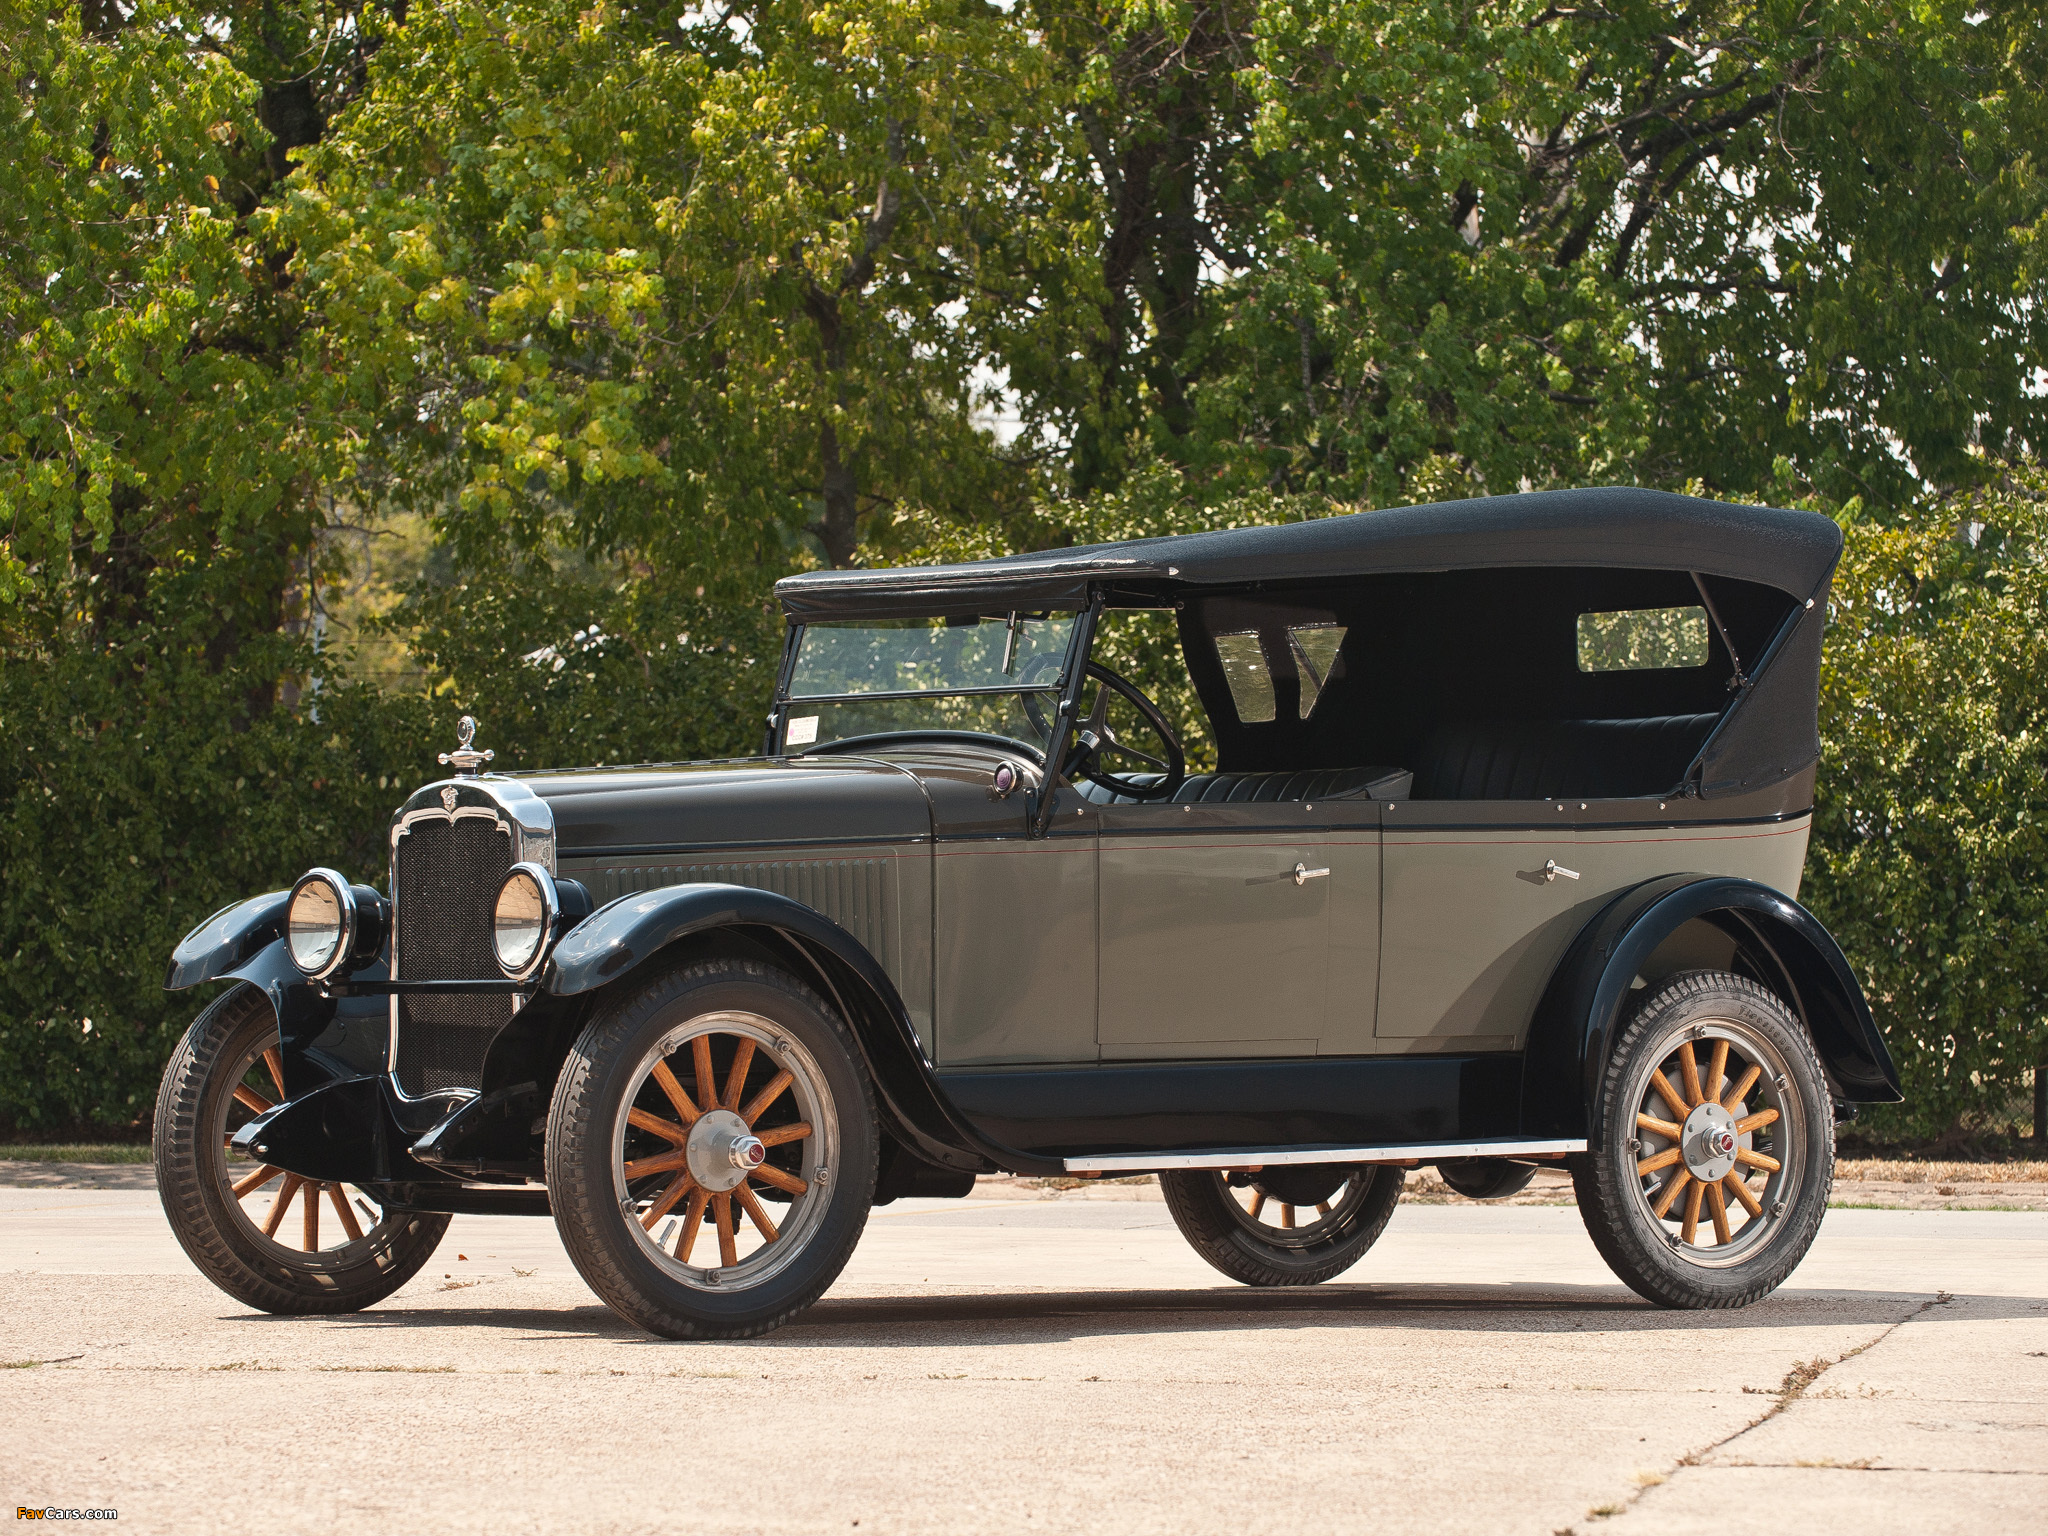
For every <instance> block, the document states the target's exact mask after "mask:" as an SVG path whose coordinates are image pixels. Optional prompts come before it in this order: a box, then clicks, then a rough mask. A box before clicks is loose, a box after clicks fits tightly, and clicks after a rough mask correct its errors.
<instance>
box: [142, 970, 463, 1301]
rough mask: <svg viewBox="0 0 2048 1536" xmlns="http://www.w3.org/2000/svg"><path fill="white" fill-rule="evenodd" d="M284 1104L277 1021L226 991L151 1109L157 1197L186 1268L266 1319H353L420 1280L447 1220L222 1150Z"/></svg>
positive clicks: (253, 992) (265, 1008) (242, 990)
mask: <svg viewBox="0 0 2048 1536" xmlns="http://www.w3.org/2000/svg"><path fill="white" fill-rule="evenodd" d="M283 1098H284V1065H283V1062H282V1060H281V1059H280V1057H279V1054H278V1038H277V1019H276V1016H275V1015H274V1014H272V1012H271V1011H270V1001H269V999H268V998H266V997H265V996H264V995H263V994H262V993H261V992H259V991H258V990H257V989H256V988H254V987H251V986H239V987H236V988H235V989H234V990H233V991H230V992H226V993H224V994H222V995H221V996H220V997H219V998H218V999H216V1000H215V1001H214V1002H213V1003H212V1004H211V1005H210V1006H209V1007H208V1008H207V1009H206V1011H205V1012H203V1013H201V1014H200V1015H199V1017H198V1018H197V1019H195V1020H194V1021H193V1023H192V1027H191V1028H190V1029H189V1030H187V1031H186V1032H185V1038H184V1039H183V1040H182V1041H181V1042H179V1045H178V1048H177V1050H176V1051H175V1052H173V1053H172V1055H171V1060H170V1064H169V1065H168V1066H166V1067H165V1068H164V1080H163V1087H162V1090H161V1091H160V1092H159V1093H158V1095H157V1102H156V1149H155V1161H156V1180H157V1194H158V1197H159V1198H160V1199H161V1200H162V1201H163V1206H164V1214H165V1216H167V1217H168V1218H170V1223H171V1231H172V1232H173V1233H174V1234H176V1236H177V1239H178V1242H179V1243H180V1244H181V1245H182V1246H183V1248H184V1250H185V1252H186V1253H188V1254H189V1255H191V1258H192V1262H193V1263H194V1264H197V1265H198V1266H199V1268H200V1271H201V1272H202V1273H203V1274H205V1276H206V1277H207V1278H208V1279H209V1280H211V1281H212V1282H213V1283H214V1284H215V1285H217V1286H219V1287H220V1288H221V1289H222V1290H224V1291H226V1292H227V1293H228V1294H229V1295H230V1296H233V1297H234V1298H235V1299H236V1300H238V1301H243V1302H246V1303H248V1304H249V1305H250V1306H252V1307H258V1308H261V1309H262V1310H263V1311H265V1312H285V1313H293V1312H299V1313H312V1312H354V1311H358V1310H360V1309H361V1308H363V1307H367V1306H370V1305H372V1304H373V1303H376V1302H379V1301H382V1300H383V1299H384V1298H385V1297H386V1296H389V1295H390V1294H391V1293H392V1292H393V1291H395V1290H397V1289H398V1288H399V1287H400V1286H402V1285H404V1284H405V1282H406V1281H408V1280H410V1279H411V1278H412V1277H413V1276H414V1275H415V1274H417V1273H419V1270H420V1268H421V1266H423V1265H424V1264H425V1263H426V1262H427V1260H428V1259H430V1258H431V1257H433V1253H434V1248H435V1246H436V1245H437V1244H438V1243H439V1242H440V1241H441V1235H442V1233H444V1232H446V1231H447V1230H448V1218H447V1217H446V1216H438V1215H427V1214H425V1213H422V1212H408V1211H386V1210H385V1209H384V1208H383V1207H382V1206H381V1205H379V1204H378V1203H377V1201H376V1199H375V1198H374V1197H373V1196H372V1195H371V1194H370V1193H369V1192H368V1191H366V1190H364V1189H362V1188H359V1187H358V1186H356V1185H354V1184H343V1183H322V1182H321V1181H319V1180H317V1179H302V1178H300V1177H299V1176H298V1175H297V1174H295V1173H287V1172H285V1171H284V1170H283V1169H280V1168H273V1167H271V1166H269V1165H268V1164H264V1163H257V1162H254V1161H252V1160H250V1159H249V1158H246V1157H244V1156H243V1155H242V1154H240V1153H239V1152H236V1151H234V1150H233V1149H232V1148H230V1147H229V1146H228V1142H229V1141H230V1140H231V1139H232V1138H233V1137H234V1134H235V1132H236V1131H237V1130H239V1129H240V1128H241V1127H242V1126H243V1125H246V1124H247V1123H248V1122H249V1121H250V1120H251V1119H253V1118H254V1117H255V1116H257V1115H259V1114H261V1113H262V1112H263V1111H264V1110H267V1109H269V1108H271V1107H272V1106H273V1105H274V1104H276V1103H278V1102H280V1101H281V1100H282V1099H283Z"/></svg>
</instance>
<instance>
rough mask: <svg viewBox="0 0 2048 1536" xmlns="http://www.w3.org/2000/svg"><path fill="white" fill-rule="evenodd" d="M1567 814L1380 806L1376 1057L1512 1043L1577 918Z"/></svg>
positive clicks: (1467, 804) (1579, 891) (1479, 804)
mask: <svg viewBox="0 0 2048 1536" xmlns="http://www.w3.org/2000/svg"><path fill="white" fill-rule="evenodd" d="M1564 812H1565V808H1564V806H1563V805H1562V803H1560V802H1556V801H1502V800H1491V801H1471V800H1437V801H1430V800H1417V801H1408V802H1403V803H1400V804H1395V805H1389V806H1386V807H1384V811H1383V815H1384V820H1383V823H1382V825H1383V828H1384V841H1383V846H1382V850H1381V859H1382V863H1383V868H1384V870H1385V877H1384V884H1383V887H1382V890H1381V903H1382V906H1381V914H1382V915H1381V940H1380V999H1379V1019H1378V1023H1377V1026H1376V1029H1375V1035H1376V1038H1377V1040H1378V1042H1379V1046H1380V1049H1381V1050H1394V1051H1417V1050H1421V1051H1465V1050H1478V1051H1484V1050H1510V1049H1513V1048H1515V1047H1516V1046H1517V1045H1519V1044H1520V1037H1521V1034H1522V1032H1523V1030H1524V1029H1525V1027H1526V1026H1527V1024H1528V1021H1529V1017H1530V1014H1531V1012H1532V1011H1533V1010H1534V1008H1535V1006H1536V1002H1537V999H1538V998H1539V997H1540V996H1541V994H1542V990H1543V987H1544V985H1545V984H1546V983H1547V982H1548V980H1549V978H1550V974H1551V972H1552V971H1553V970H1554V969H1555V968H1556V965H1557V962H1558V961H1559V960H1560V959H1561V958H1562V957H1563V955H1564V951H1565V948H1566V947H1567V946H1568V945H1569V944H1570V943H1571V941H1572V936H1573V935H1574V934H1575V933H1577V932H1578V929H1579V926H1580V923H1581V920H1582V919H1581V916H1580V914H1579V913H1578V912H1577V910H1576V909H1577V908H1578V907H1579V905H1580V904H1581V903H1582V902H1583V900H1584V899H1585V896H1586V891H1585V885H1584V882H1583V881H1582V880H1579V879H1575V878H1574V876H1575V875H1577V874H1578V873H1579V870H1578V868H1577V865H1578V857H1579V855H1578V847H1577V836H1576V834H1575V833H1574V831H1573V829H1572V828H1571V826H1570V825H1569V824H1568V823H1567V822H1566V818H1565V814H1564ZM1553 822H1554V823H1558V825H1557V826H1556V827H1555V829H1554V830H1553V828H1552V826H1551V825H1550V823H1553Z"/></svg>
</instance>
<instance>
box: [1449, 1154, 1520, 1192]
mask: <svg viewBox="0 0 2048 1536" xmlns="http://www.w3.org/2000/svg"><path fill="white" fill-rule="evenodd" d="M1436 1176H1437V1177H1438V1178H1440V1179H1442V1180H1443V1181H1444V1183H1445V1184H1446V1185H1448V1186H1449V1187H1450V1189H1451V1192H1452V1193H1453V1194H1459V1195H1463V1196H1464V1197H1465V1198H1466V1199H1467V1200H1505V1199H1507V1197H1508V1196H1509V1195H1519V1194H1520V1193H1521V1192H1522V1191H1523V1190H1525V1189H1527V1188H1528V1187H1529V1181H1530V1180H1531V1179H1533V1178H1535V1177H1536V1170H1535V1168H1534V1167H1532V1166H1531V1165H1530V1164H1528V1163H1513V1162H1509V1161H1508V1160H1507V1159H1506V1158H1504V1157H1454V1158H1451V1159H1450V1160H1449V1161H1447V1162H1441V1163H1438V1164H1437V1165H1436Z"/></svg>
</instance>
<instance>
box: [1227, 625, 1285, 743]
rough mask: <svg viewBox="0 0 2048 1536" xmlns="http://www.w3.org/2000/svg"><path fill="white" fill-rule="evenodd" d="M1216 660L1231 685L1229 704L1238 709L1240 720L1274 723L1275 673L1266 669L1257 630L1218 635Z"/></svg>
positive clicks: (1249, 722)
mask: <svg viewBox="0 0 2048 1536" xmlns="http://www.w3.org/2000/svg"><path fill="white" fill-rule="evenodd" d="M1216 659H1217V660H1218V661H1220V662H1222V663H1223V680H1224V681H1225V682H1226V683H1228V684H1229V685H1230V702H1231V703H1232V704H1234V705H1236V706H1237V718H1238V719H1240V720H1242V721H1243V722H1244V723H1245V724H1246V725H1257V724H1259V723H1261V722H1262V721H1266V720H1271V719H1272V718H1273V717H1274V715H1275V714H1276V713H1277V710H1276V708H1275V706H1274V702H1273V674H1272V672H1271V670H1270V669H1269V668H1268V667H1267V666H1266V653H1265V651H1264V650H1263V649H1262V648H1261V647H1260V645H1259V632H1258V631H1257V630H1255V629H1246V630H1239V631H1237V632H1236V633H1234V634H1222V635H1218V636H1216Z"/></svg>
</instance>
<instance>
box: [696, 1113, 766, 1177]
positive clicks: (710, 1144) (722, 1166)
mask: <svg viewBox="0 0 2048 1536" xmlns="http://www.w3.org/2000/svg"><path fill="white" fill-rule="evenodd" d="M683 1151H684V1154H685V1156H687V1157H688V1158H689V1162H690V1176H691V1177H692V1178H694V1179H695V1180H696V1181H697V1182H698V1183H699V1184H700V1185H702V1186H703V1187H704V1188H705V1189H707V1190H709V1191H710V1192H711V1193H712V1194H714V1195H722V1194H724V1193H726V1192H727V1191H728V1190H733V1189H737V1188H739V1186H740V1185H741V1184H743V1183H745V1182H746V1178H747V1175H748V1174H749V1173H751V1172H752V1171H753V1170H754V1169H756V1168H758V1167H760V1166H761V1164H762V1162H763V1161H765V1160H766V1158H767V1156H768V1149H767V1148H766V1147H765V1146H763V1145H762V1144H761V1140H760V1138H759V1137H757V1136H755V1135H754V1134H753V1132H751V1131H749V1130H748V1129H747V1122H746V1121H744V1120H742V1119H741V1118H740V1117H739V1116H738V1115H736V1114H734V1113H733V1112H732V1111H731V1110H729V1109H714V1110H712V1111H710V1112H709V1113H708V1114H703V1115H699V1116H698V1117H697V1123H696V1124H695V1125H693V1126H691V1127H690V1140H689V1142H688V1144H687V1145H686V1146H685V1147H684V1149H683Z"/></svg>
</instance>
